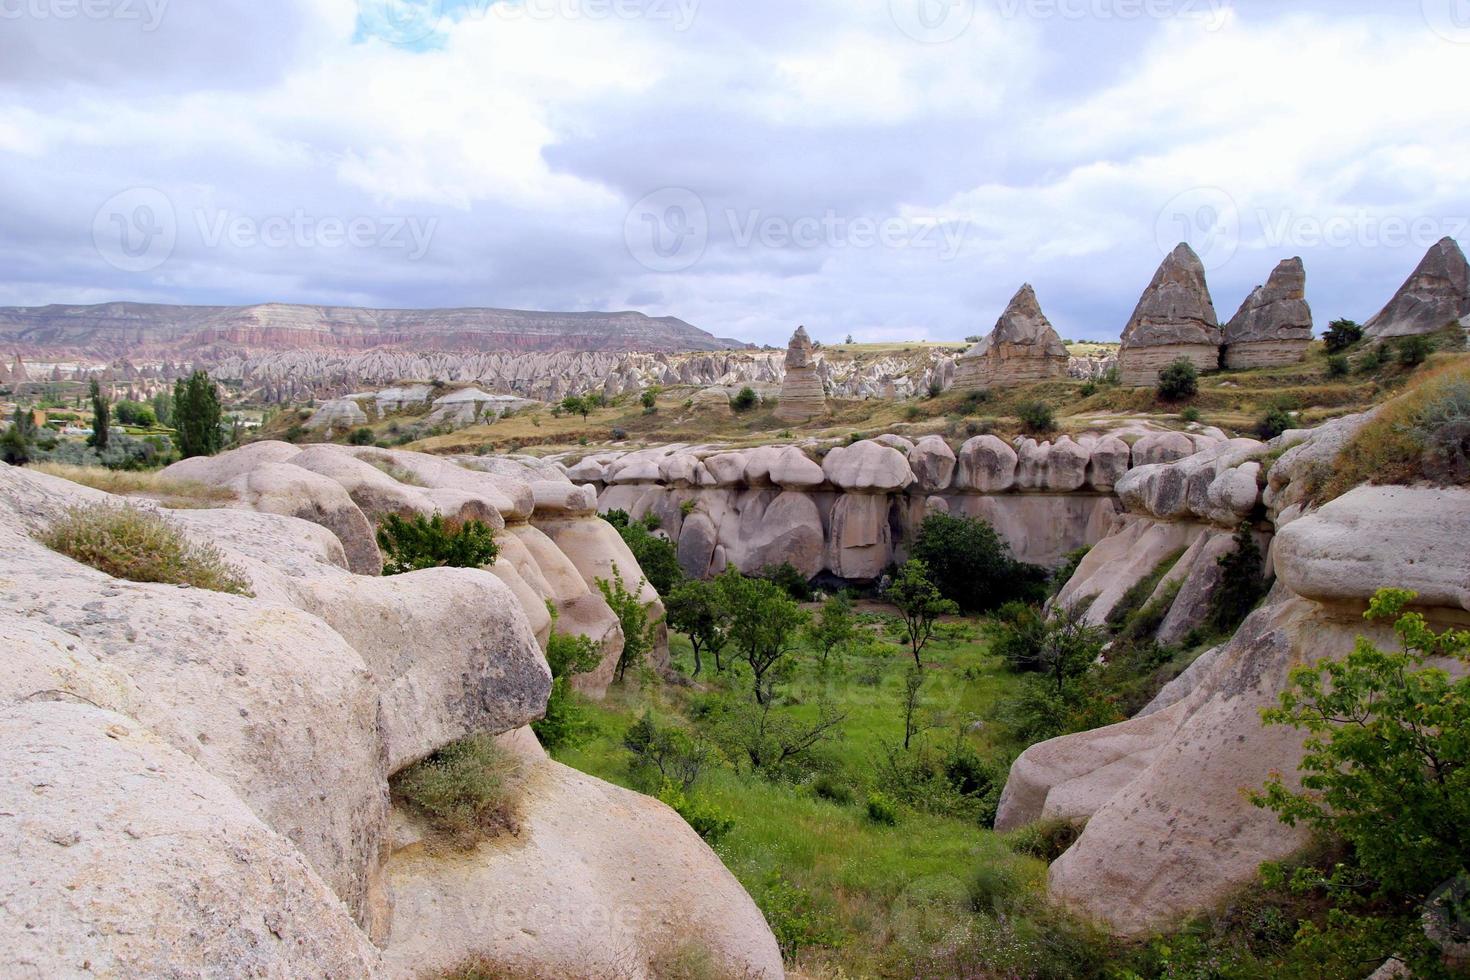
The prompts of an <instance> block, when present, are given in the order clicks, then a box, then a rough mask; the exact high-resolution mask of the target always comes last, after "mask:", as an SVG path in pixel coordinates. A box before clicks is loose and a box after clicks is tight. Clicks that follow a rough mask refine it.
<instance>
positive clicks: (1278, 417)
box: [1256, 405, 1296, 442]
mask: <svg viewBox="0 0 1470 980" xmlns="http://www.w3.org/2000/svg"><path fill="white" fill-rule="evenodd" d="M1295 424H1296V420H1295V419H1293V418H1292V417H1291V413H1290V412H1288V411H1287V410H1286V409H1284V408H1282V407H1281V406H1280V405H1273V406H1271V408H1269V409H1268V410H1267V411H1266V414H1265V415H1264V416H1262V418H1261V421H1259V422H1257V423H1256V435H1257V436H1259V437H1260V438H1261V439H1262V440H1264V441H1266V442H1270V441H1271V440H1272V439H1275V438H1276V437H1277V436H1279V435H1281V433H1283V432H1285V431H1286V430H1287V429H1290V428H1291V427H1292V426H1293V425H1295Z"/></svg>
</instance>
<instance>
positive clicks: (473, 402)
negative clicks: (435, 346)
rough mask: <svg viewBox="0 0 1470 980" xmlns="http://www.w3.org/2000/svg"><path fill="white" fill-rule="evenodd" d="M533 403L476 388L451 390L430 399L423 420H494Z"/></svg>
mask: <svg viewBox="0 0 1470 980" xmlns="http://www.w3.org/2000/svg"><path fill="white" fill-rule="evenodd" d="M535 404H536V403H535V402H533V401H530V400H529V399H526V398H516V397H515V396H514V395H488V394H486V393H485V392H483V391H481V390H480V389H478V388H464V389H461V390H459V391H455V392H450V393H449V394H447V395H444V396H443V397H442V398H436V399H434V402H433V410H432V411H430V412H429V417H428V418H427V419H426V420H425V421H426V422H427V423H428V424H429V425H447V426H450V427H452V428H463V427H464V426H467V425H479V424H481V423H489V422H494V421H495V420H497V419H499V418H501V417H502V416H504V415H506V414H507V413H509V412H516V411H519V410H520V409H523V408H529V407H531V406H532V405H535Z"/></svg>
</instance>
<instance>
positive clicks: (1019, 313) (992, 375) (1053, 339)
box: [954, 283, 1071, 391]
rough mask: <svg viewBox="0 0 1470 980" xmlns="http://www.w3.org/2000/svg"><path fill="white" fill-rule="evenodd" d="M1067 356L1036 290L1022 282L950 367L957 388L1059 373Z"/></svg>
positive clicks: (970, 388)
mask: <svg viewBox="0 0 1470 980" xmlns="http://www.w3.org/2000/svg"><path fill="white" fill-rule="evenodd" d="M1070 362H1071V358H1070V357H1069V356H1068V354H1067V347H1066V345H1065V344H1063V343H1062V338H1061V336H1060V335H1059V334H1058V333H1057V332H1056V330H1055V329H1054V328H1053V327H1052V325H1051V321H1050V320H1048V319H1047V318H1046V314H1045V313H1043V312H1041V304H1040V303H1039V302H1037V300H1036V291H1035V290H1033V289H1032V288H1031V284H1030V283H1026V284H1025V285H1024V286H1022V287H1021V288H1020V290H1019V291H1018V292H1017V293H1016V295H1015V296H1013V297H1011V301H1010V303H1009V304H1008V305H1007V306H1006V309H1005V312H1004V313H1002V314H1001V316H1000V319H999V320H998V321H996V324H995V329H994V330H992V331H991V332H990V335H989V336H987V337H985V339H983V340H981V341H980V342H979V343H978V344H976V345H975V346H974V347H972V348H970V349H969V350H968V351H966V352H965V353H964V354H963V355H962V356H961V357H960V359H959V362H958V364H957V366H956V368H955V382H954V386H955V388H956V390H959V391H980V390H982V389H986V388H993V387H1005V386H1007V385H1019V384H1029V383H1032V382H1036V381H1049V380H1051V379H1053V378H1065V377H1066V376H1067V368H1068V365H1069V364H1070Z"/></svg>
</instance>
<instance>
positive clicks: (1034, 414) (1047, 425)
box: [1016, 401, 1057, 436]
mask: <svg viewBox="0 0 1470 980" xmlns="http://www.w3.org/2000/svg"><path fill="white" fill-rule="evenodd" d="M1016 417H1017V418H1019V419H1020V420H1021V425H1023V426H1024V427H1025V429H1026V431H1027V432H1029V433H1031V434H1032V435H1038V436H1044V435H1046V434H1047V433H1048V432H1055V431H1056V428H1057V420H1056V415H1055V413H1053V412H1052V409H1051V406H1050V405H1048V404H1047V403H1046V402H1043V401H1028V402H1022V403H1021V404H1020V405H1017V406H1016Z"/></svg>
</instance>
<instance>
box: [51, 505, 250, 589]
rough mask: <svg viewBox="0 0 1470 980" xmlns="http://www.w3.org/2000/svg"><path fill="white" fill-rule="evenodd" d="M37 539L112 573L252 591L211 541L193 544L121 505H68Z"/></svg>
mask: <svg viewBox="0 0 1470 980" xmlns="http://www.w3.org/2000/svg"><path fill="white" fill-rule="evenodd" d="M38 539H39V540H40V542H41V543H42V544H44V545H45V546H46V547H48V548H50V549H51V550H52V551H58V552H60V553H61V554H63V555H66V556H67V557H68V558H72V559H75V560H76V561H79V562H81V563H82V564H84V565H90V566H92V567H93V568H95V569H97V570H98V571H101V572H106V573H107V574H108V575H111V576H113V577H114V578H122V579H127V580H128V581H130V582H158V583H161V584H165V585H190V586H193V587H194V588H196V589H209V590H211V591H214V592H228V593H231V594H233V595H243V596H249V595H253V594H254V593H252V592H251V591H250V586H249V584H248V583H247V582H246V580H245V577H244V574H243V573H242V572H241V571H240V570H239V569H237V568H235V567H234V566H232V565H230V564H228V563H226V561H225V560H224V557H223V556H222V555H221V554H220V553H219V551H218V550H217V549H215V548H214V547H213V546H212V545H207V544H195V543H194V542H192V541H190V540H189V539H188V538H186V537H184V533H183V531H182V530H180V529H179V528H178V527H177V526H176V525H175V524H173V523H172V522H171V521H169V520H168V519H166V518H164V517H161V516H159V515H157V514H153V513H150V512H148V511H144V510H139V509H137V508H134V507H129V506H127V505H126V504H84V505H82V506H78V507H73V508H71V509H69V510H67V511H66V512H65V513H64V514H62V516H61V517H59V518H57V519H56V520H55V521H53V522H52V523H51V524H50V525H49V526H48V527H47V528H46V529H45V530H43V531H42V532H41V533H40V534H39V535H38Z"/></svg>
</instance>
